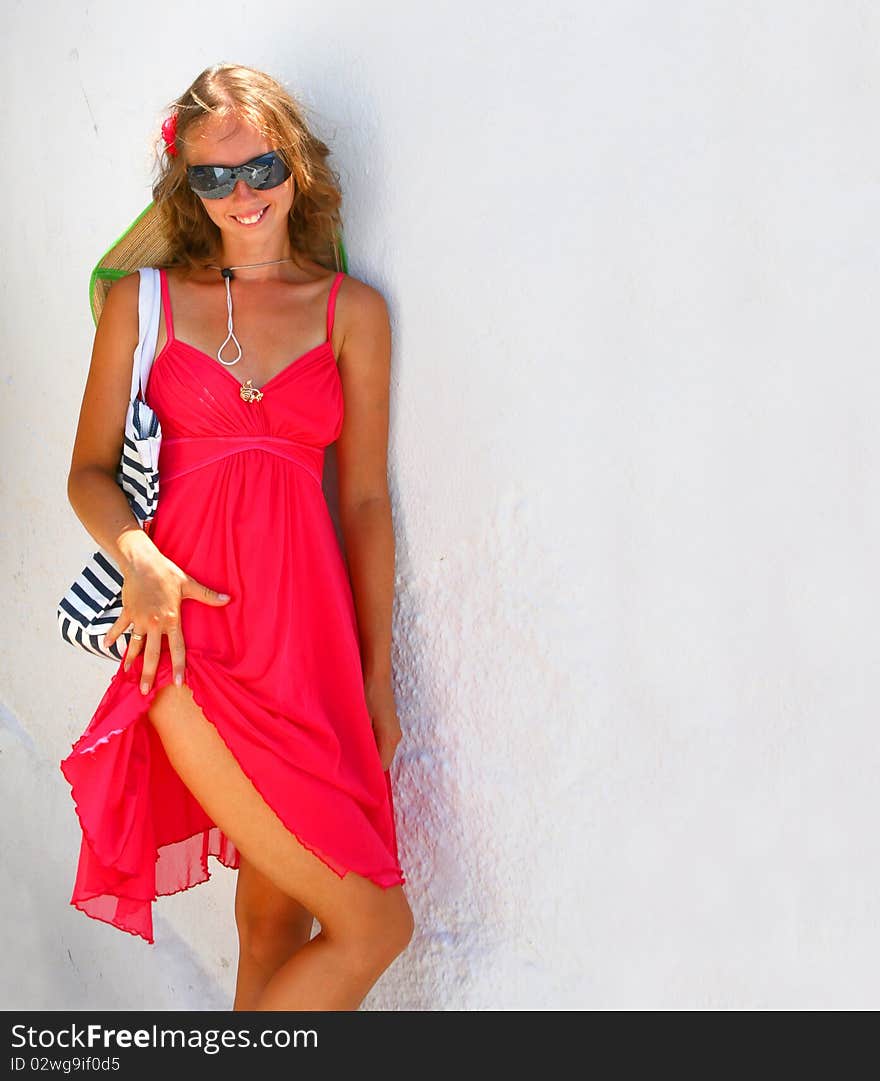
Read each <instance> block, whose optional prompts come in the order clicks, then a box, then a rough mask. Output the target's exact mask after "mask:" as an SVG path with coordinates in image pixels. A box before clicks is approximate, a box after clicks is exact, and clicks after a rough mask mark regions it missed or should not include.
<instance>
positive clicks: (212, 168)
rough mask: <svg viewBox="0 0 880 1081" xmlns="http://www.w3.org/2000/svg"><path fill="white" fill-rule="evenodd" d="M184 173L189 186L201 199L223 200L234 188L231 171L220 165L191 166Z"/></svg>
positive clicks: (233, 178)
mask: <svg viewBox="0 0 880 1081" xmlns="http://www.w3.org/2000/svg"><path fill="white" fill-rule="evenodd" d="M186 173H187V179H188V180H189V186H190V187H191V188H192V190H193V191H194V192H195V193H196V195H201V197H202V198H203V199H223V198H225V197H226V196H227V195H231V194H232V191H233V189H234V188H235V177H234V176H233V175H232V169H227V168H225V167H224V166H221V165H191V166H190V167H189V168H188V169H187V171H186Z"/></svg>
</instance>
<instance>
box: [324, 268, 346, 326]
mask: <svg viewBox="0 0 880 1081" xmlns="http://www.w3.org/2000/svg"><path fill="white" fill-rule="evenodd" d="M344 277H345V271H344V270H340V271H339V272H338V273H337V275H336V278H335V280H334V282H333V285H332V286H331V287H330V300H329V301H328V302H327V341H328V342H329V341H330V338H331V337H332V335H333V316H334V314H335V313H336V294H337V293H338V292H339V286H340V285H342V279H343V278H344Z"/></svg>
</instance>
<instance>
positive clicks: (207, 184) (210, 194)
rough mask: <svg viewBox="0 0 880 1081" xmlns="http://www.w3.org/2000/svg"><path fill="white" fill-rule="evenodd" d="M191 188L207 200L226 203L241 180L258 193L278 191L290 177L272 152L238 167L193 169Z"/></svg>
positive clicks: (194, 167)
mask: <svg viewBox="0 0 880 1081" xmlns="http://www.w3.org/2000/svg"><path fill="white" fill-rule="evenodd" d="M186 175H187V180H188V181H189V186H190V187H191V188H192V190H193V191H194V192H195V193H196V195H200V196H201V197H202V198H203V199H225V198H226V196H227V195H231V194H232V192H233V191H234V190H235V185H236V182H237V181H238V180H239V179H241V180H243V181H244V182H245V183H246V184H248V185H250V187H252V188H254V189H255V190H256V191H266V190H268V189H269V188H277V187H278V185H279V184H283V183H284V181H285V180H286V179H287V178H288V177H289V176H290V170H289V169H288V168H287V166H286V165H285V164H284V162H283V161H282V160H281V158H280V157H279V156H278V155H277V154H276V153H275V152H274V151H271V152H270V153H269V154H261V155H260V157H258V158H254V159H253V160H252V161H249V162H246V163H245V164H244V165H238V166H235V167H230V166H225V165H191V166H189V168H188V169H187V171H186Z"/></svg>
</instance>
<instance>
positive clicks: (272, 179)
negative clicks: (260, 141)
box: [244, 151, 290, 191]
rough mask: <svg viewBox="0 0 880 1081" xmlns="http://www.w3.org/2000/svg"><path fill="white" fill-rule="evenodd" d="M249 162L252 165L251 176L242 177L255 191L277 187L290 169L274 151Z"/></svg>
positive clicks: (287, 175) (288, 174)
mask: <svg viewBox="0 0 880 1081" xmlns="http://www.w3.org/2000/svg"><path fill="white" fill-rule="evenodd" d="M250 164H251V166H253V176H252V177H251V176H245V178H244V179H245V180H247V182H248V184H250V186H251V187H252V188H256V190H257V191H266V190H268V189H269V188H277V187H278V185H279V184H283V183H284V181H285V180H286V179H287V178H288V177H289V176H290V170H289V169H288V168H287V166H286V165H285V164H284V162H283V161H282V160H281V158H280V157H279V156H278V155H277V154H276V153H275V152H274V151H273V152H272V153H271V154H265V155H264V156H263V157H262V158H257V159H256V161H255V162H251V163H250ZM244 168H248V166H244Z"/></svg>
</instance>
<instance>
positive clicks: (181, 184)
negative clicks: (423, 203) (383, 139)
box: [153, 64, 342, 270]
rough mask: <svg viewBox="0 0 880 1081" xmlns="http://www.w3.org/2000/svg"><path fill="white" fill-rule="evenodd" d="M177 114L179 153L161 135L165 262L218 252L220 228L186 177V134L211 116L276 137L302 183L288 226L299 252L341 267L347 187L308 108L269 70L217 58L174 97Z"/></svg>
mask: <svg viewBox="0 0 880 1081" xmlns="http://www.w3.org/2000/svg"><path fill="white" fill-rule="evenodd" d="M167 108H168V109H169V110H170V111H171V112H172V113H173V114H176V116H177V131H176V140H175V146H176V148H177V154H176V155H171V154H169V153H168V152H167V151H166V150H165V142H164V140H163V139H161V138H160V139H157V144H158V145H160V147H161V149H160V150H159V153H158V176H157V177H156V180H155V182H154V184H153V202H154V203H155V206H156V212H157V215H158V224H159V228H160V229H161V231H162V233H163V236H164V239H165V241H166V243H167V245H168V251H169V253H170V254H169V255H168V257H167V259H166V260H165V265H166V266H187V267H191V268H192V267H195V266H197V265H198V264H199V263H200V262H204V261H205V260H206V259H210V258H213V257H214V255H215V252H216V249H217V245H218V242H219V240H220V230H219V229H218V228H217V226H216V225H215V224H214V223H213V222H212V221H211V219H210V218H209V217H208V215H207V213H206V212H205V208H204V207H203V206H202V203H201V200H200V199H199V198H198V196H197V195H196V194H195V193H194V192H193V191H192V190H191V189H190V187H189V185H188V183H187V179H186V162H185V160H184V153H183V151H184V149H185V146H186V143H187V136H188V134H190V133H192V131H193V128H194V127H195V126H196V125H197V124H199V123H200V121H202V120H204V119H205V117H207V116H218V117H223V118H233V119H237V120H241V121H245V122H246V123H249V124H251V125H253V127H255V128H257V130H258V131H260V133H261V134H263V135H264V136H265V137H266V138H267V139H269V140H270V142H271V145H272V148H273V149H275V150H278V151H279V153H280V155H281V157H283V158H284V160H285V162H286V163H287V165H288V167H289V168H290V170H291V172H292V173H293V177H294V181H295V184H296V191H295V195H294V200H293V205H292V207H291V208H290V216H289V218H288V222H287V227H288V233H289V235H290V244H291V248H292V249H293V253H294V256H295V257H296V256H297V255H304V256H306V257H307V258H309V259H312V260H313V261H314V262H316V263H318V264H319V265H320V266H323V267H326V268H327V269H328V270H334V269H335V270H339V269H341V260H340V251H339V244H340V241H341V233H342V217H341V214H340V206H341V204H342V191H341V188H340V185H339V177H338V176H337V174H336V173H335V171H334V170H332V169H331V168H330V166H329V165H328V164H327V158H328V157H329V155H330V148H329V147H328V146H327V145H326V143H323V142H322V141H321V140H320V139H319V138H317V136H315V135H314V134H313V133H312V132H311V131H310V130H309V126H308V124H307V122H306V118H305V111H304V109H303V106H302V105H301V104H300V103H299V102H297V101H296V100H295V99H294V98H293V97H292V96H291V94H290V93H289V92H288V91H287V90H286V89H285V88H284V87H283V86H282V85H281V83H279V82H278V81H277V80H275V79H273V78H272V77H271V76H269V75H267V74H266V73H265V72H262V71H257V70H256V69H255V68H249V67H244V66H243V65H241V64H215V65H213V66H212V67H209V68H205V70H204V71H203V72H202V73H201V74H200V75H199V76H198V77H197V78H196V79H195V80H194V81H193V83H192V84H191V85H190V86H189V87H187V89H186V90H184V92H183V93H182V94H181V95H180V97H178V98H176V99H175V100H174V101H172V102H170V103H169V105H168V106H167Z"/></svg>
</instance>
